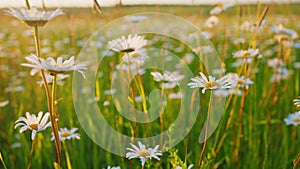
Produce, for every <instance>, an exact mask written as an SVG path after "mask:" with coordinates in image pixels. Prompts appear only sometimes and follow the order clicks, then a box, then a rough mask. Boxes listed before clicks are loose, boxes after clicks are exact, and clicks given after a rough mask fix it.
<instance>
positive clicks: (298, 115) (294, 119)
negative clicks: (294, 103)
mask: <svg viewBox="0 0 300 169" xmlns="http://www.w3.org/2000/svg"><path fill="white" fill-rule="evenodd" d="M284 122H285V124H286V125H291V124H292V125H294V126H297V125H298V124H300V111H298V112H295V113H293V114H289V116H288V117H287V118H285V119H284Z"/></svg>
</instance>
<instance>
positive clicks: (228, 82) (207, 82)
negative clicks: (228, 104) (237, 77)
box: [188, 72, 234, 93]
mask: <svg viewBox="0 0 300 169" xmlns="http://www.w3.org/2000/svg"><path fill="white" fill-rule="evenodd" d="M199 74H200V76H201V77H194V78H192V79H191V81H192V82H190V83H188V86H189V87H190V88H202V93H205V90H219V89H228V88H232V87H234V86H233V84H234V82H233V81H232V77H231V76H230V75H225V76H223V77H222V78H220V79H217V80H216V78H215V77H212V76H209V77H208V78H207V77H206V76H205V75H204V74H203V73H202V72H199Z"/></svg>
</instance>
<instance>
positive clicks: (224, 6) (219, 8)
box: [209, 3, 233, 15]
mask: <svg viewBox="0 0 300 169" xmlns="http://www.w3.org/2000/svg"><path fill="white" fill-rule="evenodd" d="M232 6H233V4H223V3H220V4H218V5H217V6H216V7H214V8H213V9H212V10H210V12H209V13H210V14H211V15H218V14H220V13H221V12H222V11H225V10H226V9H228V8H230V7H232Z"/></svg>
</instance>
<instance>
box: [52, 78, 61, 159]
mask: <svg viewBox="0 0 300 169" xmlns="http://www.w3.org/2000/svg"><path fill="white" fill-rule="evenodd" d="M56 78H57V75H56V74H55V75H53V81H52V90H51V92H52V93H51V106H52V107H51V110H52V113H51V116H52V119H54V121H53V123H52V125H53V126H54V131H53V133H54V142H55V147H56V153H57V162H58V163H59V165H61V148H60V140H59V135H58V115H57V114H56V113H55V111H54V110H55V98H56V85H57V84H56ZM56 120H57V121H56Z"/></svg>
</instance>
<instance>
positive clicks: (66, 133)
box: [60, 132, 71, 137]
mask: <svg viewBox="0 0 300 169" xmlns="http://www.w3.org/2000/svg"><path fill="white" fill-rule="evenodd" d="M60 135H61V136H62V137H68V136H70V135H71V134H70V133H69V132H62V133H61V134H60Z"/></svg>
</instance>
